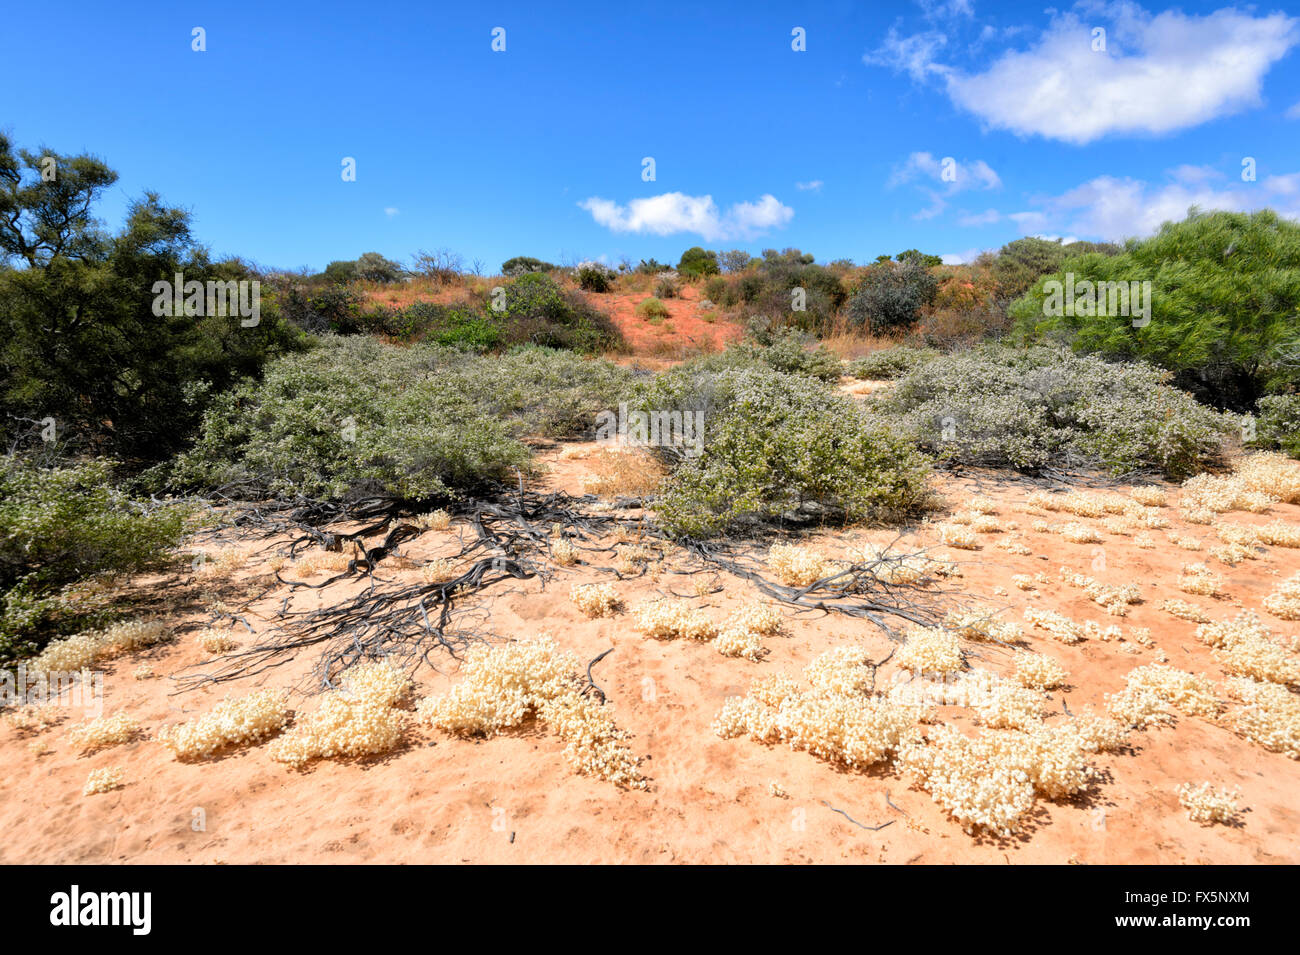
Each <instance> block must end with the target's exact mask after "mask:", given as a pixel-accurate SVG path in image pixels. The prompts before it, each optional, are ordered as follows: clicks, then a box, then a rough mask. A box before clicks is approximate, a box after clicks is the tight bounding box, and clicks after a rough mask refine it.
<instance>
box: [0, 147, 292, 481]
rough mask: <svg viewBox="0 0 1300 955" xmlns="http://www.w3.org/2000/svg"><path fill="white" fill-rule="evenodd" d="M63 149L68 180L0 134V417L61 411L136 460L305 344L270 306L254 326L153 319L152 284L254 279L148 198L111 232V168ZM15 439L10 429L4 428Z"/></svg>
mask: <svg viewBox="0 0 1300 955" xmlns="http://www.w3.org/2000/svg"><path fill="white" fill-rule="evenodd" d="M48 154H49V155H51V156H54V157H55V159H56V160H57V163H58V169H59V170H60V174H59V175H58V178H57V180H56V181H55V182H42V181H40V176H39V171H38V164H36V163H35V162H34V161H35V160H36V159H37V158H38V157H34V156H31V155H30V154H28V153H25V152H24V153H21V154H20V155H21V156H23V157H26V159H25V160H24V161H25V162H26V164H27V166H28V172H29V175H25V174H24V172H23V170H22V168H21V164H20V163H19V161H18V158H17V157H15V155H14V153H13V150H12V147H11V145H10V143H9V141H8V139H6V138H4V137H3V136H0V260H4V261H6V262H9V261H17V262H19V263H20V267H19V268H6V269H3V270H0V412H2V413H3V414H4V415H5V416H6V417H5V418H0V420H6V421H7V420H9V419H12V418H26V419H42V418H45V417H53V418H54V419H55V420H56V423H57V428H58V432H59V434H60V436H66V437H68V438H70V439H71V440H72V441H73V442H74V443H75V444H79V445H80V446H81V447H83V448H88V449H93V450H103V451H111V452H113V453H115V454H119V455H121V456H123V457H126V458H129V459H132V460H137V459H141V458H145V459H150V458H159V457H162V456H164V455H166V454H167V453H169V452H171V451H172V450H174V449H175V448H177V447H179V446H181V445H182V444H183V443H184V441H185V440H186V439H187V437H188V434H189V432H190V430H191V429H192V427H193V426H194V424H195V423H196V421H197V419H198V416H199V415H200V414H201V412H202V410H203V407H204V404H205V402H206V401H207V398H208V396H209V395H210V394H212V393H214V392H216V391H219V390H220V389H222V388H225V387H227V386H228V385H229V384H230V383H231V382H233V381H235V380H237V379H238V378H240V377H242V376H245V375H251V374H256V372H257V370H258V368H259V367H260V366H261V364H262V362H263V361H265V360H266V358H267V357H269V356H272V355H275V354H278V353H281V352H283V351H285V350H290V349H294V348H299V347H303V345H304V338H303V336H302V334H301V332H299V331H298V329H296V328H295V327H294V326H293V325H292V324H290V323H289V322H287V321H286V320H285V319H284V317H283V316H282V315H281V314H280V313H279V310H278V309H277V308H276V307H275V305H274V303H263V307H262V309H261V315H260V320H259V321H258V323H257V324H256V325H255V326H245V325H243V324H242V320H243V316H240V315H238V314H234V313H233V312H234V310H230V313H229V314H227V315H225V316H220V315H199V316H194V315H191V316H188V317H187V316H186V315H184V314H174V315H172V314H167V313H166V312H164V314H162V315H157V314H155V309H154V305H155V293H153V292H151V290H153V289H154V284H155V283H156V282H159V281H165V282H168V283H171V282H173V281H174V280H175V275H176V273H178V272H179V273H182V274H183V277H184V280H185V281H186V282H190V281H198V282H203V283H206V282H209V281H213V282H217V281H220V282H226V281H240V280H243V281H257V276H256V275H255V274H254V273H253V272H251V270H250V269H249V268H248V267H247V266H245V265H244V264H243V263H241V262H238V261H227V262H212V261H211V260H210V259H209V258H208V256H207V253H206V252H205V251H204V250H203V249H202V248H201V247H199V246H198V245H196V244H195V242H194V240H193V237H192V236H191V233H190V223H189V216H188V213H186V212H185V211H184V210H182V209H179V208H172V207H168V206H165V205H164V204H163V203H162V201H161V199H160V198H159V197H158V196H157V195H155V194H153V193H146V194H145V196H144V197H143V198H141V199H139V200H136V201H134V202H132V203H130V205H129V206H128V208H127V216H126V223H125V225H124V226H123V227H122V229H121V230H120V231H118V232H117V233H115V234H111V235H110V234H107V233H105V232H104V231H103V230H101V229H100V228H99V227H98V222H97V220H96V219H94V217H93V215H92V213H91V209H92V207H93V205H94V202H95V200H96V199H97V198H98V197H99V195H100V194H101V192H102V190H103V189H104V188H106V186H107V185H108V184H111V183H112V182H113V181H114V180H115V179H116V175H115V174H114V173H112V172H111V170H108V169H107V167H105V166H104V165H103V164H102V163H100V162H99V161H98V160H95V159H93V158H91V157H85V156H76V157H69V156H61V155H57V154H54V153H48ZM3 437H4V438H5V439H6V444H7V443H8V440H7V438H8V436H3Z"/></svg>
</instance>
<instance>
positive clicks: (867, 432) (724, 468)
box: [641, 369, 929, 537]
mask: <svg viewBox="0 0 1300 955" xmlns="http://www.w3.org/2000/svg"><path fill="white" fill-rule="evenodd" d="M641 407H643V408H646V409H650V410H667V409H671V410H681V411H695V410H698V411H700V412H702V413H703V422H704V440H703V451H702V453H700V454H698V455H695V456H685V457H683V458H681V459H680V463H678V465H677V467H676V468H675V469H674V470H673V472H672V474H671V475H670V477H669V479H668V481H667V482H666V484H665V486H664V490H663V494H662V496H661V497H660V498H659V500H658V502H657V504H656V512H657V515H658V519H659V521H660V523H661V525H662V526H663V527H664V529H665V530H666V531H667V532H668V533H670V534H673V535H675V536H679V537H709V536H713V535H717V534H722V533H726V532H729V531H739V530H743V529H745V528H753V527H754V526H755V525H756V524H759V523H762V522H767V521H772V520H776V519H780V518H784V517H787V516H791V517H795V518H797V519H801V520H806V519H808V518H809V517H815V518H818V519H834V520H845V521H850V522H860V521H870V520H894V519H898V518H901V517H903V516H906V515H908V514H912V513H916V512H918V511H919V510H921V509H923V508H924V507H925V506H926V505H927V503H928V500H929V491H928V488H927V483H926V475H927V473H928V467H927V465H926V463H925V461H924V459H923V458H922V457H921V456H920V455H918V454H917V453H916V452H915V451H914V450H912V449H911V448H910V447H909V446H908V445H907V444H906V443H905V442H904V441H903V440H901V439H899V438H897V437H895V436H894V435H893V433H891V432H890V430H889V429H888V428H887V427H886V426H885V425H884V424H883V423H881V422H880V421H879V420H877V419H876V418H874V417H873V416H872V415H871V414H870V413H869V412H868V411H866V410H865V409H864V408H862V407H861V406H860V405H858V404H857V403H855V402H853V401H851V400H849V399H847V398H844V397H842V396H839V395H836V394H834V393H833V392H831V391H830V390H829V389H827V388H826V387H825V386H824V385H823V384H821V383H819V382H817V381H815V380H813V379H810V378H806V377H802V376H797V375H785V374H781V373H779V372H773V371H770V370H766V369H764V370H732V371H723V372H721V373H718V374H712V373H709V372H702V371H699V370H690V369H685V370H683V369H675V370H674V371H672V372H669V373H666V374H665V375H662V376H660V377H659V378H658V379H656V380H655V381H654V382H653V383H652V384H651V385H649V386H648V387H647V388H646V389H645V391H644V393H643V395H642V398H641Z"/></svg>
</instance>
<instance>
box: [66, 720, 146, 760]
mask: <svg viewBox="0 0 1300 955" xmlns="http://www.w3.org/2000/svg"><path fill="white" fill-rule="evenodd" d="M139 735H140V721H139V720H137V719H136V718H135V717H134V716H131V715H130V714H129V713H115V714H114V715H112V716H98V717H95V718H94V719H90V720H85V721H83V722H81V723H78V724H77V725H76V726H73V727H70V728H69V729H68V742H69V743H71V744H72V745H73V746H74V747H76V748H78V749H80V750H81V751H82V752H86V753H94V752H98V751H99V750H101V749H108V748H109V747H111V746H121V745H122V744H123V743H129V742H131V740H133V739H135V738H136V737H137V736H139Z"/></svg>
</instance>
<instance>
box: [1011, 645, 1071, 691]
mask: <svg viewBox="0 0 1300 955" xmlns="http://www.w3.org/2000/svg"><path fill="white" fill-rule="evenodd" d="M1015 661H1016V670H1015V673H1014V674H1013V675H1012V677H1011V678H1012V679H1013V680H1015V681H1016V682H1017V683H1019V684H1020V685H1021V686H1024V687H1028V688H1029V689H1031V690H1054V689H1056V688H1057V687H1061V686H1064V685H1065V681H1066V680H1068V679H1069V677H1070V675H1069V674H1068V673H1067V672H1065V668H1064V667H1062V666H1061V665H1060V664H1059V663H1057V662H1056V661H1055V660H1053V659H1052V658H1051V657H1046V656H1043V655H1042V654H1041V653H1031V652H1029V651H1027V650H1022V651H1021V652H1019V653H1017V654H1016V656H1015Z"/></svg>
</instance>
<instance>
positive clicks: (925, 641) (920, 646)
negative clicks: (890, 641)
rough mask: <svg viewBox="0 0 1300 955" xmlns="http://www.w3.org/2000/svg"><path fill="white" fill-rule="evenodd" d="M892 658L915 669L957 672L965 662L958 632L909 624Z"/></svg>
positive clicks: (902, 665)
mask: <svg viewBox="0 0 1300 955" xmlns="http://www.w3.org/2000/svg"><path fill="white" fill-rule="evenodd" d="M894 662H896V663H897V664H898V665H899V666H900V667H902V668H903V669H905V670H912V671H914V672H918V673H956V672H957V671H958V670H960V669H962V668H963V667H964V666H965V665H966V662H965V660H964V659H963V658H962V653H961V644H960V642H959V641H958V639H957V636H956V635H955V634H954V633H952V632H951V631H948V630H943V629H941V628H939V627H912V628H911V629H909V630H908V631H907V633H906V639H905V640H904V642H903V645H902V646H901V647H899V648H898V652H897V653H895V654H894Z"/></svg>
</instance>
